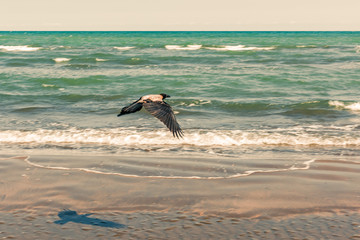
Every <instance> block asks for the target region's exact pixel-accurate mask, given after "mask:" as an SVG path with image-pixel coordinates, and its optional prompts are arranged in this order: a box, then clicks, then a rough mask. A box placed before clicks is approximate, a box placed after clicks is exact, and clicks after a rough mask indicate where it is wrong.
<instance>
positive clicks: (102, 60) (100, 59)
mask: <svg viewBox="0 0 360 240" xmlns="http://www.w3.org/2000/svg"><path fill="white" fill-rule="evenodd" d="M96 61H98V62H105V61H107V60H106V59H102V58H96Z"/></svg>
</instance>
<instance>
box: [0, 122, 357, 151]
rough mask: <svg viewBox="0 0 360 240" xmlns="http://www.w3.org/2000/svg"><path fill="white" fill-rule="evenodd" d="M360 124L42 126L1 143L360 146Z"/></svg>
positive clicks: (2, 137) (12, 133) (3, 136)
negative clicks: (180, 129)
mask: <svg viewBox="0 0 360 240" xmlns="http://www.w3.org/2000/svg"><path fill="white" fill-rule="evenodd" d="M357 128H358V126H356V125H354V126H347V127H335V126H333V127H327V128H326V127H324V126H315V125H314V126H310V127H307V128H304V127H293V128H289V129H273V130H205V129H192V130H191V129H188V130H186V129H185V130H184V132H185V136H184V138H183V139H177V138H173V137H172V136H171V133H169V132H168V131H167V130H166V129H161V130H160V129H158V130H149V129H132V128H114V129H106V128H105V129H77V128H70V129H65V130H47V129H40V130H35V131H21V130H5V131H1V132H0V143H6V144H80V145H81V144H97V145H111V146H142V145H148V146H149V145H151V146H160V145H170V146H198V147H201V146H204V147H206V146H210V147H211V146H224V147H231V146H243V145H256V146H269V145H283V146H360V134H359V133H357V131H354V129H357Z"/></svg>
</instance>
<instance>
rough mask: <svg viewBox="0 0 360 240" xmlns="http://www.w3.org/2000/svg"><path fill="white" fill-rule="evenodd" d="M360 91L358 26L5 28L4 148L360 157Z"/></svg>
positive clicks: (0, 91)
mask: <svg viewBox="0 0 360 240" xmlns="http://www.w3.org/2000/svg"><path fill="white" fill-rule="evenodd" d="M359 89H360V32H0V105H1V106H0V109H1V111H0V150H1V151H2V152H5V153H6V152H9V151H10V152H11V151H14V152H17V153H22V152H26V153H28V152H36V151H40V152H42V151H43V152H56V151H60V152H66V153H70V154H72V153H82V152H87V153H100V154H113V155H119V154H123V153H130V154H132V153H140V154H141V153H144V152H145V153H148V152H156V153H162V152H166V153H171V154H172V153H176V154H185V155H186V154H204V155H205V156H206V155H209V156H210V155H211V156H219V155H221V156H230V157H241V156H243V154H248V153H253V154H255V155H256V154H258V153H259V154H260V153H261V154H264V152H265V153H272V154H274V153H276V152H282V153H286V154H288V153H289V154H290V153H291V154H299V152H300V153H301V154H305V155H306V156H314V155H315V156H316V155H322V154H330V155H333V156H335V155H336V156H345V155H349V156H358V155H360V151H359V150H360V149H359V147H360V132H359V131H360V120H359V115H360V98H359V95H360V94H359V93H360V90H359ZM162 92H164V93H167V94H169V95H171V98H169V99H168V100H167V102H168V103H169V104H170V105H171V106H172V107H173V109H174V111H175V113H176V116H177V119H178V122H179V123H180V125H181V127H182V128H183V130H184V134H185V136H184V139H180V140H179V139H176V138H173V137H172V135H171V133H170V132H169V131H168V130H167V129H166V128H165V126H164V125H163V124H162V123H161V122H160V121H158V120H157V119H155V118H153V117H152V116H151V115H150V114H148V113H147V112H145V111H141V112H139V113H136V114H132V115H127V116H123V117H121V118H117V117H116V115H117V114H118V113H119V111H120V109H121V108H122V107H123V106H125V105H127V104H129V103H131V102H133V101H135V100H137V99H138V98H139V97H140V96H142V95H145V94H152V93H156V94H157V93H162ZM306 159H307V160H308V159H310V158H306Z"/></svg>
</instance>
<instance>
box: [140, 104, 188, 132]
mask: <svg viewBox="0 0 360 240" xmlns="http://www.w3.org/2000/svg"><path fill="white" fill-rule="evenodd" d="M143 106H144V108H145V109H146V110H147V111H148V112H149V113H150V114H151V115H153V116H154V117H156V118H157V119H159V120H160V121H161V122H163V123H164V124H165V125H166V126H167V127H168V128H169V130H170V131H171V132H172V134H173V135H174V137H177V138H180V137H181V138H182V137H183V135H184V134H183V131H182V130H181V128H180V125H179V123H178V122H177V121H176V118H175V114H174V112H173V110H172V109H171V106H170V105H169V104H167V103H166V102H163V101H161V102H160V101H156V102H153V101H146V102H144V103H143Z"/></svg>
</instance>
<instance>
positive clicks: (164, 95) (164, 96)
mask: <svg viewBox="0 0 360 240" xmlns="http://www.w3.org/2000/svg"><path fill="white" fill-rule="evenodd" d="M160 95H161V96H163V99H165V98H169V97H170V95H167V94H165V93H160Z"/></svg>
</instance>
